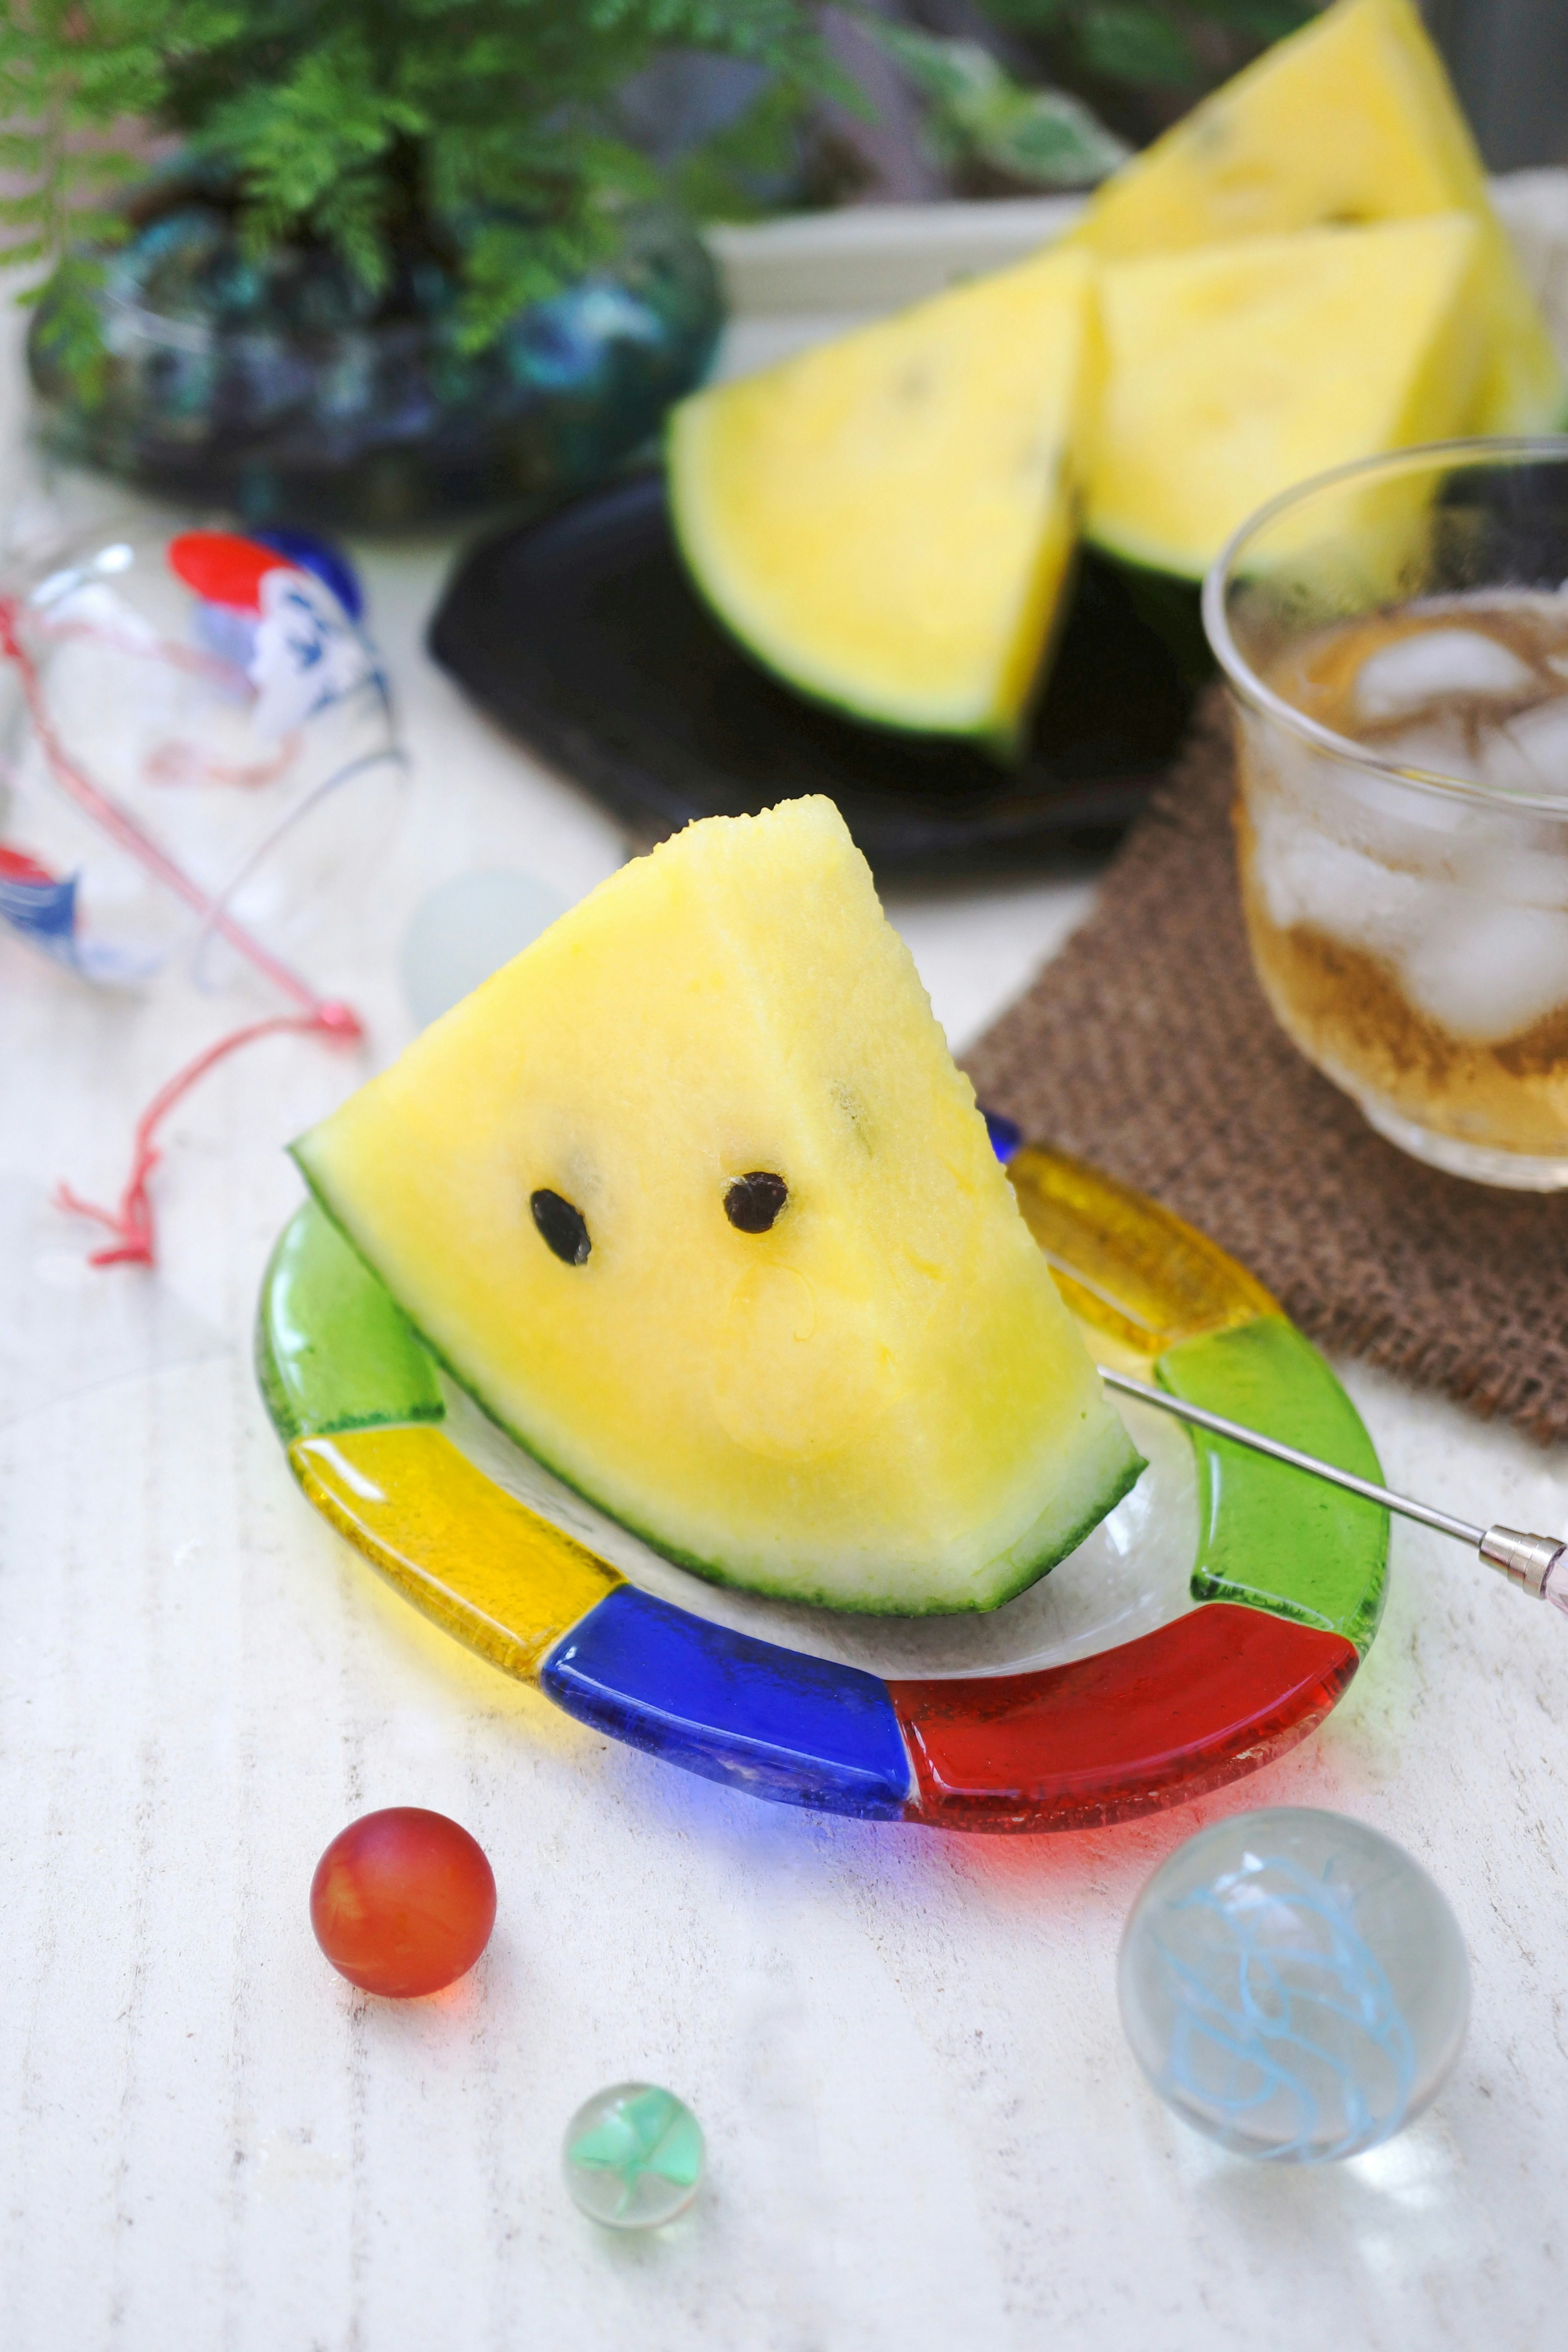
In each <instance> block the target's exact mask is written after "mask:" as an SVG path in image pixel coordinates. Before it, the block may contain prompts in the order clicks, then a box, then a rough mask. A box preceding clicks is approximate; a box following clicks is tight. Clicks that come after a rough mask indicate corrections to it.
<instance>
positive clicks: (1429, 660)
mask: <svg viewBox="0 0 1568 2352" xmlns="http://www.w3.org/2000/svg"><path fill="white" fill-rule="evenodd" d="M1534 679H1535V673H1534V671H1533V670H1532V669H1531V667H1530V665H1529V663H1528V662H1523V661H1521V659H1520V657H1519V656H1518V655H1517V654H1516V653H1513V652H1510V649H1509V647H1508V646H1505V645H1503V644H1501V643H1500V641H1499V639H1498V638H1496V637H1490V636H1483V635H1482V634H1481V632H1480V631H1479V629H1422V630H1420V631H1419V632H1418V633H1417V634H1416V635H1414V636H1408V637H1401V638H1399V639H1398V641H1397V642H1396V643H1395V644H1394V645H1392V646H1384V648H1383V650H1382V652H1381V653H1375V654H1373V656H1372V657H1371V659H1370V660H1368V661H1364V662H1363V664H1362V667H1361V672H1360V675H1359V676H1358V677H1357V679H1356V682H1355V709H1356V716H1357V718H1358V719H1365V720H1366V721H1368V722H1369V723H1374V722H1376V721H1378V720H1381V719H1402V718H1403V717H1404V716H1405V712H1406V711H1407V710H1419V709H1422V708H1423V707H1424V705H1426V704H1428V703H1432V702H1442V701H1446V700H1450V699H1452V698H1454V697H1455V696H1458V695H1464V696H1470V695H1486V696H1492V695H1504V696H1506V695H1517V694H1528V693H1529V691H1530V689H1531V686H1532V685H1533V683H1534Z"/></svg>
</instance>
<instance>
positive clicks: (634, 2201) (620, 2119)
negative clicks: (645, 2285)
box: [561, 2083, 702, 2230]
mask: <svg viewBox="0 0 1568 2352" xmlns="http://www.w3.org/2000/svg"><path fill="white" fill-rule="evenodd" d="M561 2165H562V2169H563V2172H564V2173H565V2175H566V2186H567V2188H568V2189H570V2190H571V2192H572V2198H573V2202H574V2204H575V2205H577V2206H578V2207H579V2209H580V2210H582V2211H583V2212H584V2213H586V2214H587V2216H588V2218H589V2220H590V2221H605V2222H607V2223H608V2225H609V2227H610V2228H611V2229H612V2230H657V2229H658V2227H659V2226H660V2224H661V2223H663V2222H665V2221H674V2219H675V2217H676V2215H677V2214H678V2213H684V2212H685V2210H686V2209H687V2207H688V2206H689V2204H690V2202H691V2200H692V2199H693V2198H694V2197H695V2196H696V2194H697V2189H698V2184H699V2183H700V2180H701V2178H702V2127H701V2126H700V2124H699V2122H698V2120H697V2118H696V2116H694V2115H693V2114H692V2112H691V2110H690V2108H689V2107H688V2106H685V2105H682V2103H681V2102H680V2100H679V2099H678V2098H677V2097H676V2096H675V2095H674V2093H673V2092H671V2091H660V2090H658V2089H656V2088H655V2087H654V2085H653V2084H651V2083H616V2084H612V2085H611V2087H610V2088H609V2089H608V2090H607V2091H598V2092H595V2095H594V2096H593V2098H591V2099H590V2100H589V2101H588V2103H587V2105H585V2106H581V2107H579V2108H578V2110H577V2112H576V2114H575V2115H574V2116H573V2118H572V2121H571V2123H570V2125H569V2126H568V2127H567V2132H566V2137H565V2141H564V2143H563V2147H562V2150H561Z"/></svg>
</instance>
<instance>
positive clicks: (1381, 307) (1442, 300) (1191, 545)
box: [1085, 213, 1485, 580]
mask: <svg viewBox="0 0 1568 2352" xmlns="http://www.w3.org/2000/svg"><path fill="white" fill-rule="evenodd" d="M1481 255H1482V240H1481V236H1480V232H1479V229H1478V228H1477V226H1476V224H1475V222H1474V221H1473V220H1472V219H1471V218H1470V216H1469V215H1468V214H1466V213H1448V214H1446V215H1440V216H1439V217H1437V218H1436V219H1433V220H1417V221H1397V222H1392V223H1389V224H1387V225H1386V226H1382V227H1378V228H1363V229H1319V230H1316V231H1306V232H1304V233H1303V234H1301V235H1300V236H1288V237H1287V236H1277V237H1258V238H1255V239H1252V240H1250V241H1248V242H1246V243H1243V244H1239V245H1227V246H1206V247H1203V248H1202V249H1201V250H1199V251H1197V252H1195V253H1179V254H1170V255H1164V256H1162V257H1159V258H1157V259H1154V260H1150V261H1128V262H1121V263H1119V264H1117V265H1116V266H1114V267H1111V268H1106V269H1105V270H1104V271H1103V272H1102V273H1101V300H1102V306H1103V314H1104V319H1105V332H1106V343H1107V350H1108V353H1109V359H1110V373H1109V382H1108V385H1107V390H1106V395H1105V400H1104V404H1103V405H1102V408H1101V411H1100V425H1099V434H1098V440H1097V444H1096V448H1095V455H1094V462H1093V467H1092V470H1091V475H1090V482H1089V510H1088V515H1087V518H1086V522H1085V529H1086V530H1087V533H1088V536H1089V539H1090V540H1091V541H1093V542H1094V543H1095V545H1096V546H1098V547H1100V548H1103V549H1104V550H1105V551H1107V552H1108V553H1110V554H1114V555H1118V556H1121V557H1122V558H1123V559H1125V560H1126V561H1127V562H1131V563H1134V564H1141V565H1143V566H1146V567H1147V568H1148V569H1149V570H1151V571H1156V572H1166V573H1174V574H1177V575H1180V576H1181V577H1183V578H1185V579H1189V580H1201V579H1202V577H1203V575H1204V573H1205V571H1206V570H1207V568H1208V565H1209V564H1210V562H1212V561H1213V559H1214V557H1215V555H1216V554H1217V553H1218V552H1219V550H1220V548H1221V547H1222V546H1223V545H1224V543H1225V541H1226V539H1227V538H1228V537H1229V536H1230V533H1231V532H1232V531H1233V530H1235V529H1236V527H1237V524H1238V523H1241V522H1244V521H1245V520H1246V519H1247V516H1248V515H1249V514H1251V513H1252V512H1253V510H1254V509H1256V508H1258V507H1260V506H1261V505H1262V504H1263V503H1264V501H1265V499H1271V498H1273V497H1275V496H1276V495H1277V493H1278V492H1279V491H1281V490H1284V489H1288V488H1289V487H1290V485H1291V484H1292V483H1294V482H1300V481H1302V480H1304V479H1305V478H1307V477H1308V476H1309V475H1311V474H1317V473H1321V472H1322V471H1323V470H1324V468H1325V467H1330V466H1336V465H1339V464H1342V463H1343V462H1345V461H1347V460H1349V459H1351V458H1353V457H1374V456H1376V455H1377V454H1378V453H1380V452H1381V451H1383V450H1385V449H1396V448H1405V447H1408V446H1410V445H1411V444H1413V443H1415V442H1418V441H1435V440H1441V439H1443V438H1445V437H1446V436H1447V435H1449V434H1453V433H1458V432H1460V431H1462V430H1463V426H1464V419H1465V415H1466V413H1467V411H1468V407H1469V405H1470V403H1471V400H1472V398H1473V396H1474V386H1475V383H1476V378H1477V373H1478V372H1479V368H1480V367H1481V365H1482V364H1483V362H1484V356H1485V354H1484V348H1483V345H1482V343H1481V341H1480V338H1479V335H1478V333H1477V331H1476V286H1477V272H1478V268H1479V262H1480V259H1481ZM1343 520H1344V522H1345V524H1346V526H1347V527H1354V525H1355V523H1356V520H1357V518H1356V517H1354V516H1353V515H1352V514H1351V513H1350V512H1349V511H1348V510H1347V512H1346V513H1345V516H1344V518H1343Z"/></svg>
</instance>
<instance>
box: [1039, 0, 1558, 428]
mask: <svg viewBox="0 0 1568 2352" xmlns="http://www.w3.org/2000/svg"><path fill="white" fill-rule="evenodd" d="M1457 210H1460V211H1465V212H1468V213H1469V214H1470V215H1471V216H1472V217H1473V219H1474V220H1475V221H1476V223H1477V225H1478V227H1479V232H1480V238H1481V248H1482V251H1481V270H1480V283H1481V287H1482V303H1481V307H1480V310H1479V313H1478V325H1477V332H1478V335H1479V339H1480V341H1481V342H1482V344H1483V346H1484V353H1485V363H1484V365H1483V366H1482V368H1481V370H1480V371H1479V375H1478V378H1477V382H1476V384H1475V389H1474V394H1473V397H1472V399H1471V402H1470V405H1469V409H1468V414H1467V415H1466V416H1465V418H1464V419H1463V422H1462V429H1463V430H1464V431H1466V432H1470V433H1535V432H1544V431H1551V430H1552V429H1554V428H1555V427H1556V426H1557V425H1559V424H1560V423H1561V422H1563V419H1564V416H1565V415H1568V386H1565V384H1564V381H1563V370H1562V367H1561V365H1560V363H1559V362H1558V360H1557V357H1556V355H1555V353H1554V352H1553V351H1552V343H1551V340H1550V338H1549V336H1548V334H1547V331H1546V328H1545V325H1544V323H1543V321H1542V317H1541V313H1540V310H1539V309H1538V308H1537V306H1536V302H1535V299H1534V297H1533V296H1532V294H1531V290H1530V287H1529V284H1528V282H1527V281H1526V278H1525V276H1524V273H1523V271H1522V269H1521V267H1520V264H1519V260H1518V258H1517V257H1516V255H1515V253H1514V251H1513V247H1511V246H1510V243H1509V240H1508V237H1507V236H1506V235H1505V234H1504V231H1503V229H1502V226H1501V225H1500V222H1499V221H1498V218H1497V216H1496V215H1495V214H1494V213H1493V211H1492V208H1491V205H1490V203H1489V199H1488V195H1487V187H1486V180H1485V177H1484V174H1483V172H1482V168H1481V162H1480V158H1479V155H1478V154H1477V152H1476V149H1475V144H1474V142H1473V141H1472V139H1471V137H1470V134H1469V131H1468V129H1467V127H1466V124H1465V120H1464V117H1463V115H1462V114H1461V113H1460V111H1459V108H1458V102H1457V101H1456V100H1455V97H1454V93H1453V90H1452V89H1451V88H1450V87H1449V83H1448V78H1447V74H1446V73H1445V71H1444V68H1443V63H1442V59H1441V58H1439V57H1438V55H1437V52H1436V49H1435V48H1434V47H1433V46H1432V43H1431V41H1430V40H1429V38H1428V37H1427V35H1426V30H1425V28H1424V26H1423V25H1422V22H1421V18H1420V16H1419V14H1418V12H1417V10H1416V9H1415V6H1414V5H1413V0H1338V5H1335V6H1333V7H1331V8H1328V9H1325V10H1324V12H1323V14H1322V15H1321V16H1318V17H1316V18H1314V19H1313V21H1312V22H1311V23H1310V25H1307V26H1303V27H1302V29H1301V31H1300V32H1299V33H1295V34H1292V35H1291V37H1289V40H1285V41H1281V42H1279V44H1278V45H1277V46H1276V47H1274V48H1272V49H1269V50H1268V51H1267V52H1266V53H1265V54H1264V55H1263V56H1262V57H1261V58H1258V60H1257V62H1256V63H1255V64H1253V65H1251V66H1248V67H1247V68H1246V69H1245V71H1243V72H1242V73H1239V74H1237V76H1236V77H1235V79H1233V80H1231V81H1228V82H1227V83H1226V85H1225V87H1224V89H1220V90H1216V91H1215V94H1214V96H1213V97H1212V98H1210V99H1207V100H1205V101H1204V103H1203V104H1202V105H1200V106H1197V107H1195V108H1194V110H1193V111H1192V112H1191V113H1190V114H1189V115H1187V116H1185V117H1184V119H1183V121H1180V122H1178V123H1176V124H1175V125H1174V126H1173V129H1171V130H1170V131H1166V132H1165V134H1164V136H1163V138H1161V139H1158V140H1156V141H1155V142H1154V144H1153V145H1152V147H1150V148H1148V149H1147V150H1145V152H1143V153H1142V155H1139V156H1136V157H1134V159H1133V160H1132V162H1131V163H1128V164H1125V165H1124V166H1123V167H1122V169H1121V171H1120V172H1118V173H1116V174H1115V175H1114V177H1112V178H1111V179H1110V180H1108V181H1107V183H1106V184H1105V185H1104V187H1103V188H1102V189H1101V190H1100V193H1099V194H1098V195H1097V196H1096V198H1095V199H1094V202H1093V203H1092V205H1090V207H1089V215H1088V217H1087V218H1086V219H1085V221H1084V222H1083V223H1082V224H1081V226H1079V228H1077V229H1075V230H1074V231H1073V233H1072V236H1071V238H1070V240H1069V242H1070V243H1072V244H1074V245H1078V246H1081V247H1084V248H1085V249H1086V250H1088V251H1090V252H1093V253H1096V254H1098V255H1099V256H1100V257H1101V258H1102V259H1104V260H1107V261H1119V260H1128V259H1131V258H1133V257H1142V256H1146V255H1150V254H1157V253H1173V252H1180V251H1184V250H1186V249H1187V248H1190V247H1194V246H1202V245H1216V244H1224V243H1227V242H1229V241H1230V240H1232V239H1234V238H1237V237H1250V236H1279V235H1281V234H1284V233H1287V232H1289V231H1290V230H1293V229H1304V228H1317V227H1325V226H1355V225H1358V224H1360V225H1364V224H1366V223H1370V222H1376V221H1386V220H1410V219H1416V218H1420V217H1423V216H1425V215H1428V214H1432V213H1447V212H1453V211H1457Z"/></svg>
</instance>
